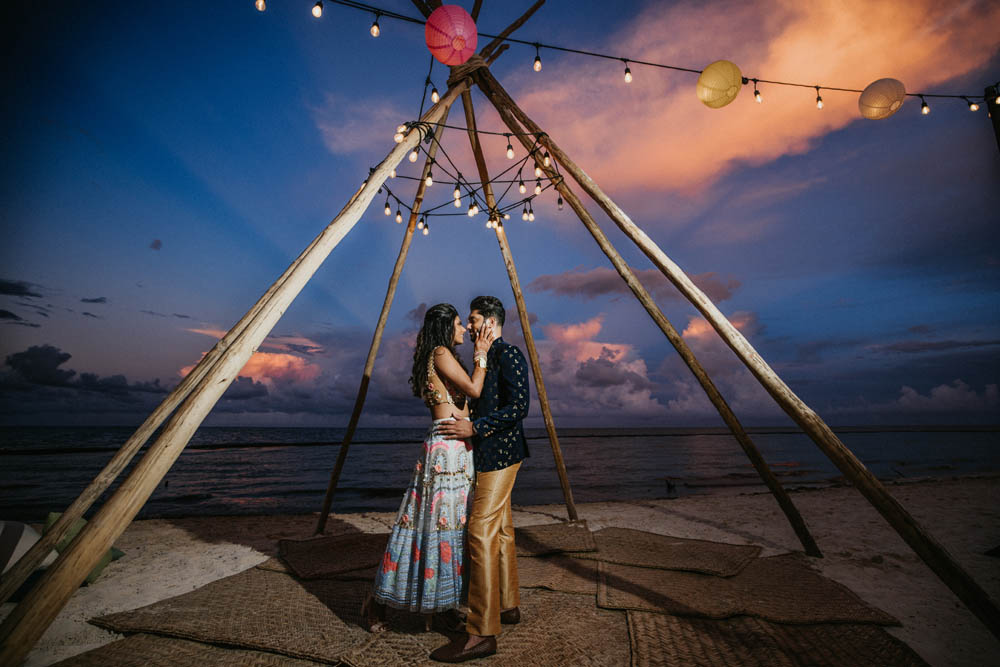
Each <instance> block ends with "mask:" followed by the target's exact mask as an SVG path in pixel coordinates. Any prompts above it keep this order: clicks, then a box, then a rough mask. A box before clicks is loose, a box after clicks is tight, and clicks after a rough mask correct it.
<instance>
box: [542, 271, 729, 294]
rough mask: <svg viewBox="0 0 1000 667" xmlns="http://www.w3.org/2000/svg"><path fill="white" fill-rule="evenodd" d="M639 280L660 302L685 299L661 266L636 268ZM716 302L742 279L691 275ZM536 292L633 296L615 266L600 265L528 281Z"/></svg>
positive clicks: (716, 275)
mask: <svg viewBox="0 0 1000 667" xmlns="http://www.w3.org/2000/svg"><path fill="white" fill-rule="evenodd" d="M632 271H633V272H634V273H635V275H636V277H637V278H638V279H639V282H640V283H642V285H643V287H645V288H646V289H647V290H649V292H650V293H651V294H652V295H653V297H654V298H656V299H657V300H659V301H678V302H679V301H682V300H683V296H682V295H681V294H680V292H678V291H677V288H676V287H674V286H673V285H672V284H671V283H670V281H668V280H667V279H666V277H665V276H664V275H663V273H662V272H661V271H660V270H659V269H638V270H636V269H632ZM691 280H692V281H694V283H695V285H697V286H698V287H699V288H701V290H702V291H703V292H705V294H706V295H707V296H708V298H709V299H711V300H712V302H713V303H720V302H722V301H726V300H727V299H729V298H731V297H732V296H733V292H735V291H736V290H737V289H738V288H739V286H740V281H738V280H736V279H735V278H732V277H730V278H722V277H720V276H719V275H718V274H717V273H715V272H714V271H710V272H708V273H701V274H698V275H696V276H691ZM527 287H528V289H529V290H531V291H532V292H552V293H553V294H556V295H560V296H577V297H581V298H584V299H593V298H595V297H598V296H602V295H605V294H616V295H631V294H632V291H631V290H630V289H629V288H628V285H626V284H625V281H624V280H622V278H621V276H620V275H618V272H617V271H615V270H614V269H609V268H607V267H603V266H599V267H596V268H593V269H590V270H585V269H584V268H583V267H577V268H575V269H572V270H571V271H564V272H563V273H554V274H546V275H541V276H538V277H537V278H535V279H534V280H532V281H531V282H530V283H528V286H527Z"/></svg>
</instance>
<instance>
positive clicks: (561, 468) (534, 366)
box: [462, 91, 578, 521]
mask: <svg viewBox="0 0 1000 667" xmlns="http://www.w3.org/2000/svg"><path fill="white" fill-rule="evenodd" d="M462 106H463V107H464V108H465V125H466V127H467V128H468V132H469V143H470V144H471V145H472V154H473V155H474V156H475V158H476V167H478V169H479V180H480V181H482V182H483V194H484V195H485V196H486V205H487V206H488V207H489V212H490V215H497V202H496V198H495V197H494V195H493V186H492V185H490V175H489V172H488V170H487V169H486V159H485V158H484V157H483V148H482V146H481V145H480V144H479V135H478V134H477V133H476V112H475V109H474V108H473V106H472V95H471V94H470V93H469V91H465V92H464V93H462ZM496 236H497V242H498V243H499V244H500V254H501V255H502V256H503V263H504V266H505V267H506V268H507V276H508V278H510V287H511V290H513V292H514V301H515V302H516V303H517V314H518V317H519V318H520V320H521V331H523V332H524V344H525V346H526V347H527V348H528V359H529V360H530V362H531V372H532V374H533V375H534V377H535V390H536V391H537V392H538V402H539V404H541V406H542V417H543V419H544V421H545V430H546V432H547V433H548V436H549V444H550V445H551V446H552V457H553V458H554V459H555V463H556V471H557V472H558V473H559V484H560V486H562V492H563V500H564V501H565V502H566V513H567V514H568V515H569V519H570V521H576V520H577V518H578V516H577V513H576V505H575V504H574V502H573V489H572V488H570V485H569V477H568V476H567V474H566V464H565V463H564V462H563V455H562V448H561V447H560V446H559V436H558V435H556V426H555V422H554V421H553V420H552V410H551V409H550V408H549V396H548V393H547V392H546V391H545V381H544V380H543V379H542V366H541V364H540V363H539V361H538V350H537V349H536V348H535V337H534V335H533V334H532V333H531V323H530V322H529V321H528V307H527V306H526V305H525V303H524V294H523V293H522V292H521V281H520V280H518V277H517V269H516V268H515V267H514V255H513V254H512V253H511V251H510V245H509V244H508V243H507V234H506V233H505V232H504V228H503V220H502V219H500V218H498V221H497V225H496Z"/></svg>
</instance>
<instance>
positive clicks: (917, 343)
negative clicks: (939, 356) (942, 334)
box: [871, 339, 1000, 354]
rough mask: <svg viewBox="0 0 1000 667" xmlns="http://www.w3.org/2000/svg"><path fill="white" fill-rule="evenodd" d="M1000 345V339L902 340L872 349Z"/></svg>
mask: <svg viewBox="0 0 1000 667" xmlns="http://www.w3.org/2000/svg"><path fill="white" fill-rule="evenodd" d="M993 345H1000V339H994V340H914V341H900V342H898V343H891V344H889V345H873V346H871V349H873V350H875V351H878V352H903V353H908V354H915V353H920V352H941V351H943V350H957V349H963V348H972V347H990V346H993Z"/></svg>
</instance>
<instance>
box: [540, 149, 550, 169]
mask: <svg viewBox="0 0 1000 667" xmlns="http://www.w3.org/2000/svg"><path fill="white" fill-rule="evenodd" d="M542 164H543V165H544V166H546V167H551V166H552V158H550V157H549V152H548V151H545V152H544V153H542Z"/></svg>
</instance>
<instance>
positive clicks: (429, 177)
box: [424, 169, 434, 187]
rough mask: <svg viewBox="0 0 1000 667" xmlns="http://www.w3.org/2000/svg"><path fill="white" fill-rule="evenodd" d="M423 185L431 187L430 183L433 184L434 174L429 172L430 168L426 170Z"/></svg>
mask: <svg viewBox="0 0 1000 667" xmlns="http://www.w3.org/2000/svg"><path fill="white" fill-rule="evenodd" d="M424 185H426V186H427V187H431V186H432V185H434V176H433V174H431V170H430V169H428V170H427V178H425V179H424Z"/></svg>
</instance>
